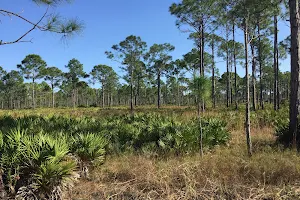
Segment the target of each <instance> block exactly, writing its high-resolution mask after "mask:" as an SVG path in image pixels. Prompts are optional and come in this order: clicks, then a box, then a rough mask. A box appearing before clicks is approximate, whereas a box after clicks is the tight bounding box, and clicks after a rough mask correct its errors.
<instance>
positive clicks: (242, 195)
mask: <svg viewBox="0 0 300 200" xmlns="http://www.w3.org/2000/svg"><path fill="white" fill-rule="evenodd" d="M272 133H273V130H272V128H268V127H265V128H263V129H253V130H252V134H253V148H254V152H255V153H254V155H253V157H252V158H249V157H248V156H247V153H246V145H245V139H244V135H243V132H241V131H234V132H233V133H232V137H233V138H232V140H231V142H230V144H229V145H228V146H227V147H218V148H216V149H215V150H213V151H210V152H206V154H205V155H204V157H203V158H201V157H200V156H199V155H189V156H184V157H172V158H168V159H157V158H147V157H145V156H138V155H123V156H119V157H109V158H107V161H106V163H105V164H104V165H103V166H102V167H101V168H99V169H96V170H94V171H93V174H92V176H91V179H90V180H84V181H81V182H79V183H78V184H77V185H76V187H75V188H74V190H73V192H72V195H70V197H69V199H78V200H79V199H168V200H173V199H229V200H230V199H249V200H250V199H300V181H299V180H300V157H299V156H298V155H297V154H296V153H295V152H293V151H281V150H280V147H276V146H274V145H273V144H274V137H273V134H272Z"/></svg>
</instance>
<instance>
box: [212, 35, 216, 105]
mask: <svg viewBox="0 0 300 200" xmlns="http://www.w3.org/2000/svg"><path fill="white" fill-rule="evenodd" d="M211 55H212V84H211V85H212V102H213V108H216V90H215V88H216V79H215V41H214V38H212V43H211Z"/></svg>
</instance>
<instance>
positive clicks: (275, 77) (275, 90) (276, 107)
mask: <svg viewBox="0 0 300 200" xmlns="http://www.w3.org/2000/svg"><path fill="white" fill-rule="evenodd" d="M277 24H278V21H277V16H276V15H274V66H273V67H274V110H278V103H279V102H277V101H278V71H277V70H278V69H277V65H278V60H277V58H278V25H277Z"/></svg>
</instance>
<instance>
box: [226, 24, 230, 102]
mask: <svg viewBox="0 0 300 200" xmlns="http://www.w3.org/2000/svg"><path fill="white" fill-rule="evenodd" d="M228 35H229V34H228V25H227V24H226V72H227V87H226V105H227V108H228V107H229V105H230V75H229V47H228Z"/></svg>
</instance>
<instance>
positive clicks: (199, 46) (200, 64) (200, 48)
mask: <svg viewBox="0 0 300 200" xmlns="http://www.w3.org/2000/svg"><path fill="white" fill-rule="evenodd" d="M201 30H202V27H201V26H200V27H199V30H198V31H199V34H200V33H201V32H202V31H201ZM198 48H199V76H201V74H202V62H203V60H202V40H201V39H200V40H199V44H198Z"/></svg>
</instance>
